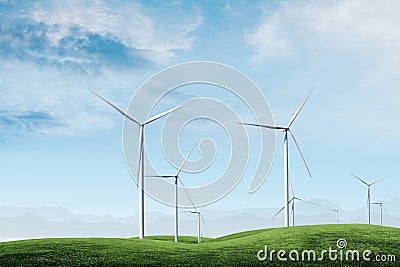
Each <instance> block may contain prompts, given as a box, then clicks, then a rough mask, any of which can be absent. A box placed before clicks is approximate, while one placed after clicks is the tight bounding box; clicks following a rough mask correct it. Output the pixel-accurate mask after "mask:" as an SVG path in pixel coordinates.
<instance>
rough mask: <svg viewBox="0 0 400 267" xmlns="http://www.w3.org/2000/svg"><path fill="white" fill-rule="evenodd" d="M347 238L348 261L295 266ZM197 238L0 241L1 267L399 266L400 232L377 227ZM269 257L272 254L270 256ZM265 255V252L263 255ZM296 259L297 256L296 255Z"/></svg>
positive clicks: (323, 227) (317, 227)
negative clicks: (388, 258) (354, 254)
mask: <svg viewBox="0 0 400 267" xmlns="http://www.w3.org/2000/svg"><path fill="white" fill-rule="evenodd" d="M340 238H344V239H345V240H346V241H347V246H346V247H345V248H343V249H342V253H343V259H344V261H342V262H340V260H337V261H335V262H333V261H331V260H329V255H328V254H326V255H325V256H324V260H323V261H322V262H321V261H318V260H317V261H316V262H312V261H308V256H307V255H308V254H305V260H303V261H299V262H296V263H295V262H293V261H292V260H290V259H289V255H288V254H289V252H290V250H292V249H293V250H297V251H298V252H299V258H300V259H301V254H302V252H303V250H314V251H315V252H316V258H319V257H320V256H321V251H322V250H328V249H329V247H331V249H332V250H338V256H339V257H340V249H339V248H338V247H337V240H338V239H340ZM196 240H197V239H196V237H180V241H181V242H180V243H177V244H176V243H174V242H173V237H170V236H158V237H146V238H145V240H138V239H137V238H131V239H119V238H56V239H37V240H24V241H14V242H6V243H0V266H40V265H41V266H43V265H50V266H57V265H60V266H77V265H78V266H134V265H142V266H143V265H158V266H171V265H172V266H174V265H175V266H176V265H182V266H194V265H196V266H254V265H270V266H321V265H322V266H336V265H338V264H341V265H342V266H374V265H376V266H378V265H379V266H380V265H384V266H400V229H398V228H391V227H381V226H373V225H313V226H298V227H290V228H273V229H263V230H255V231H248V232H242V233H237V234H233V235H229V236H224V237H220V238H205V239H204V242H203V243H202V244H196ZM265 245H267V246H268V251H271V250H276V251H278V250H281V249H284V250H286V251H287V254H286V255H285V257H286V258H287V259H288V261H287V262H283V261H280V260H278V258H277V255H276V252H275V254H274V256H273V257H274V258H273V261H269V259H267V260H265V261H259V259H258V258H257V252H258V251H259V250H262V249H264V247H265ZM355 249H357V250H358V251H359V252H360V259H361V261H359V262H357V261H346V260H345V259H346V257H345V254H346V251H347V250H355ZM364 250H371V251H372V254H371V255H369V258H370V259H371V260H375V256H376V255H395V257H396V262H393V259H392V262H387V263H385V264H382V262H380V263H378V262H376V261H375V262H372V261H370V262H366V261H363V260H362V253H363V251H364ZM268 253H269V252H268ZM263 255H264V253H262V254H260V256H263ZM292 256H295V254H292Z"/></svg>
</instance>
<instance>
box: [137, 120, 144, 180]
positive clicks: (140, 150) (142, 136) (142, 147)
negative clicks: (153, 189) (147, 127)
mask: <svg viewBox="0 0 400 267" xmlns="http://www.w3.org/2000/svg"><path fill="white" fill-rule="evenodd" d="M143 139H144V127H143V126H142V125H140V126H139V164H138V176H137V177H138V179H137V183H136V188H138V187H139V184H140V176H141V172H142V170H141V168H140V166H141V167H142V168H143V165H142V154H143V149H144V140H143ZM143 173H144V172H143ZM142 179H144V177H142Z"/></svg>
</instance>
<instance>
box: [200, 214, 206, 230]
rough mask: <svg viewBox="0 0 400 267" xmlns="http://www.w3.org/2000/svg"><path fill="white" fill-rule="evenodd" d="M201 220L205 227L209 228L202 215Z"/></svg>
mask: <svg viewBox="0 0 400 267" xmlns="http://www.w3.org/2000/svg"><path fill="white" fill-rule="evenodd" d="M200 219H201V221H202V222H203V224H204V226H205V227H206V228H207V224H206V221H205V220H204V218H203V216H202V215H201V214H200Z"/></svg>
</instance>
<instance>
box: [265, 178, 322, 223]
mask: <svg viewBox="0 0 400 267" xmlns="http://www.w3.org/2000/svg"><path fill="white" fill-rule="evenodd" d="M290 191H291V192H292V197H291V198H290V200H289V204H290V202H291V203H292V226H294V216H295V215H294V203H295V201H296V200H299V201H302V202H305V203H309V204H313V205H316V206H319V207H322V206H321V205H320V204H317V203H314V202H311V201H307V200H304V199H302V198H299V197H297V196H296V195H295V194H294V191H293V187H292V184H290ZM284 208H285V207H282V208H281V209H280V210H279V211H278V212H277V213H276V214H275V215H274V216H273V217H272V218H275V217H276V216H278V214H279V213H281V212H282V211H283V210H284Z"/></svg>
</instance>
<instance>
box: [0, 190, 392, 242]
mask: <svg viewBox="0 0 400 267" xmlns="http://www.w3.org/2000/svg"><path fill="white" fill-rule="evenodd" d="M310 201H312V202H315V203H319V204H321V205H323V208H321V207H317V206H312V205H311V206H310V205H308V204H305V203H301V202H297V203H296V206H295V215H296V216H295V224H296V225H305V224H328V223H336V215H335V213H334V212H332V211H330V210H329V209H339V218H340V223H366V220H367V219H366V209H365V208H364V209H357V210H353V211H346V210H343V209H341V208H340V207H338V206H336V205H335V204H333V203H331V202H329V201H326V200H322V199H311V200H310ZM385 207H386V210H387V211H388V214H386V213H384V214H383V223H384V225H387V226H394V227H400V198H396V199H393V200H391V201H387V202H385ZM279 209H280V207H278V208H247V209H238V210H219V209H212V208H210V209H207V208H205V209H204V211H203V217H204V219H205V221H206V226H205V225H202V228H203V230H202V232H203V234H204V236H208V237H215V236H222V235H227V234H230V233H235V232H240V231H245V230H252V229H260V228H273V227H280V226H282V225H283V216H282V215H279V216H277V217H276V218H274V219H273V218H272V216H273V215H274V214H275V213H276V212H277V211H278V210H279ZM379 216H380V215H379V208H378V207H373V209H372V214H371V218H372V223H373V224H379ZM145 218H146V234H147V235H173V231H174V220H173V214H172V213H171V214H166V213H162V212H148V213H146V217H145ZM137 220H138V215H133V216H129V217H125V218H118V217H114V216H111V215H106V216H98V215H92V214H84V215H77V214H73V213H71V212H70V211H69V210H67V209H65V208H61V207H48V206H44V207H40V208H23V207H15V206H0V241H8V240H15V239H27V238H43V237H121V238H126V237H132V236H136V235H137V233H138V227H137V224H136V223H137ZM180 234H181V235H196V234H197V218H196V217H195V216H193V214H189V213H185V212H180Z"/></svg>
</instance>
